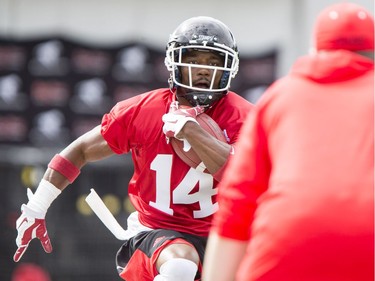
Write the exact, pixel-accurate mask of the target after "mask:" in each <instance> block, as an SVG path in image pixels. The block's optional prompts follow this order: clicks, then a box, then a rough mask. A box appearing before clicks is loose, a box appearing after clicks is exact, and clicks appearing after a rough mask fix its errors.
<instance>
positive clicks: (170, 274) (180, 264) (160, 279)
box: [154, 258, 198, 281]
mask: <svg viewBox="0 0 375 281" xmlns="http://www.w3.org/2000/svg"><path fill="white" fill-rule="evenodd" d="M197 270H198V266H197V264H196V263H195V262H193V261H191V260H187V259H183V258H172V259H170V260H168V261H166V262H164V263H163V264H162V265H161V267H160V270H159V272H160V274H159V275H157V276H155V278H154V281H194V279H195V275H196V273H197Z"/></svg>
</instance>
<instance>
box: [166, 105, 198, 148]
mask: <svg viewBox="0 0 375 281" xmlns="http://www.w3.org/2000/svg"><path fill="white" fill-rule="evenodd" d="M203 112H204V108H203V107H200V106H196V107H187V108H181V107H179V106H178V102H177V101H175V102H172V103H171V106H170V108H169V112H168V113H166V114H164V115H163V117H162V120H163V122H164V126H163V132H164V134H165V135H166V136H167V138H171V137H174V138H177V139H179V140H182V141H184V150H185V151H189V149H190V148H191V146H190V144H189V142H188V141H187V140H185V139H184V138H181V137H180V138H179V137H177V135H178V134H179V133H180V131H181V130H182V128H183V127H184V126H185V124H186V122H189V121H190V122H195V123H197V124H199V123H198V121H197V120H196V117H197V116H198V115H199V114H201V113H203Z"/></svg>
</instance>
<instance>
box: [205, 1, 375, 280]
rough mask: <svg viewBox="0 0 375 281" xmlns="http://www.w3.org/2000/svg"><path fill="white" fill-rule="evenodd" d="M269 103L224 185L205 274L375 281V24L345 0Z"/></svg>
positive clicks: (254, 116) (326, 14) (246, 134)
mask: <svg viewBox="0 0 375 281" xmlns="http://www.w3.org/2000/svg"><path fill="white" fill-rule="evenodd" d="M313 37H314V41H315V49H316V52H314V53H312V54H309V55H307V56H303V57H301V58H299V59H298V60H297V61H296V62H295V64H294V65H293V67H292V69H291V72H290V73H289V74H288V75H287V76H286V77H284V78H281V79H279V80H278V81H276V82H275V83H273V85H271V87H270V88H269V89H268V90H267V91H266V92H265V94H264V95H263V97H262V98H261V100H259V101H258V103H257V105H256V108H255V110H254V111H253V112H252V113H250V114H249V116H248V118H247V120H246V121H245V123H244V127H243V130H241V133H240V138H239V142H238V144H237V145H238V146H237V150H236V155H235V156H234V157H233V158H231V160H230V161H229V164H228V167H227V169H226V171H225V173H224V176H223V180H222V181H221V182H220V184H219V194H218V202H219V211H218V212H217V213H216V214H215V215H214V219H213V227H212V230H211V232H210V235H209V239H208V244H207V249H206V256H205V262H204V265H203V268H204V270H203V280H204V281H221V280H225V281H228V280H238V281H239V280H241V281H244V280H246V281H250V280H251V281H254V280H262V281H271V280H272V281H274V280H288V281H302V280H303V281H317V280H319V281H349V280H350V281H358V280H361V281H373V280H374V61H373V51H374V21H373V17H372V15H371V14H370V13H369V12H368V11H366V10H365V9H364V8H363V7H360V6H358V5H356V4H352V3H348V2H345V3H337V4H334V5H332V6H329V7H327V8H326V9H324V10H323V11H322V12H321V13H320V14H319V16H318V17H317V19H316V23H315V28H314V33H313Z"/></svg>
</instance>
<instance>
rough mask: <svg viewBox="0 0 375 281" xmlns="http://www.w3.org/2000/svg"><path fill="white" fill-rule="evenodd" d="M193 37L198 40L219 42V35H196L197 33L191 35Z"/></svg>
mask: <svg viewBox="0 0 375 281" xmlns="http://www.w3.org/2000/svg"><path fill="white" fill-rule="evenodd" d="M191 39H193V40H196V41H198V42H204V41H207V42H217V37H216V36H215V35H202V34H199V35H196V34H194V35H193V36H192V37H191Z"/></svg>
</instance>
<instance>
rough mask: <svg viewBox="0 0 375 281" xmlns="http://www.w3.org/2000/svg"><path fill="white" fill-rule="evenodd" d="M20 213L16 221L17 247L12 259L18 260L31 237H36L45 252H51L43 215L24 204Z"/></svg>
mask: <svg viewBox="0 0 375 281" xmlns="http://www.w3.org/2000/svg"><path fill="white" fill-rule="evenodd" d="M21 210H22V214H21V216H20V217H19V218H18V219H17V221H16V228H17V231H18V235H17V238H16V244H17V246H18V249H17V251H16V253H15V254H14V257H13V260H14V261H15V262H18V261H19V260H20V259H21V257H22V256H23V254H24V253H25V251H26V249H27V247H28V246H29V243H30V241H31V240H32V239H34V238H38V239H39V240H40V242H41V244H42V247H43V249H44V251H45V252H46V253H51V252H52V245H51V241H50V239H49V237H48V233H47V228H46V223H45V219H44V215H40V214H38V213H37V212H34V211H33V210H31V209H30V208H29V207H27V206H26V205H25V204H23V205H22V207H21Z"/></svg>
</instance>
